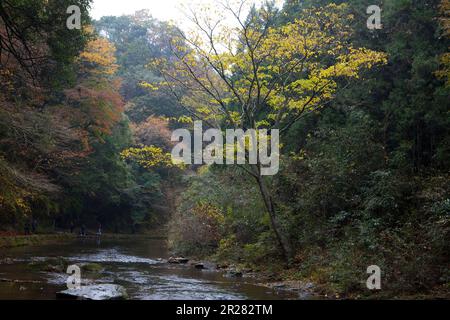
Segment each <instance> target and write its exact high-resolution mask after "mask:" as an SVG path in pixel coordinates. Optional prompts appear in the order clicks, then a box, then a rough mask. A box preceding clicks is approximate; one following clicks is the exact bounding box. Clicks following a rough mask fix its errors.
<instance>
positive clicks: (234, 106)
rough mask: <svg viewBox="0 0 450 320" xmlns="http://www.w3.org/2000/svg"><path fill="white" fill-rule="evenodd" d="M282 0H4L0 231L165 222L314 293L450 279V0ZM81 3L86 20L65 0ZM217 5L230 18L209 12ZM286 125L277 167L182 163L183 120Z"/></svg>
mask: <svg viewBox="0 0 450 320" xmlns="http://www.w3.org/2000/svg"><path fill="white" fill-rule="evenodd" d="M368 2H370V1H365V0H346V1H339V0H334V1H328V0H317V1H310V0H286V1H285V2H284V4H283V6H282V8H279V7H277V6H275V5H274V3H272V2H270V1H269V2H267V3H265V4H264V5H261V6H256V5H255V6H253V7H252V8H251V9H250V10H249V12H246V13H245V15H243V14H242V12H241V10H240V9H239V7H238V8H234V7H232V6H231V5H230V6H226V7H225V8H217V10H218V12H214V13H210V14H207V15H204V14H202V13H201V12H200V13H195V12H193V13H192V17H191V22H192V23H193V25H194V26H195V27H196V28H195V29H196V31H197V33H190V32H184V31H182V30H181V29H180V28H179V27H178V26H176V25H174V24H172V23H169V22H163V21H158V20H157V19H155V18H153V17H152V16H151V12H149V11H146V10H142V11H138V12H136V13H135V14H133V15H123V16H119V17H116V16H107V17H103V18H101V19H99V20H93V19H92V18H90V16H89V8H90V0H70V1H69V0H57V1H56V0H55V1H46V0H2V1H1V2H0V87H1V95H0V123H1V126H0V232H4V233H10V234H21V233H23V232H24V230H25V229H27V226H29V225H30V223H31V222H30V221H38V224H37V230H36V232H40V233H49V232H55V231H59V232H61V231H67V230H68V229H69V228H70V227H71V226H72V227H73V226H76V228H79V227H80V226H82V225H83V226H84V225H85V226H87V228H96V226H97V225H98V224H99V223H100V224H101V225H103V228H104V229H105V230H106V231H108V232H115V233H149V232H150V233H151V232H152V231H153V230H156V229H161V228H162V229H164V230H167V233H168V238H169V243H170V246H171V249H172V250H173V252H175V253H176V254H178V255H184V256H195V257H201V258H205V257H207V258H208V259H212V260H216V261H220V262H223V263H233V264H237V265H240V266H242V267H243V268H251V269H253V270H257V271H266V272H267V271H270V272H271V273H273V274H274V275H275V277H276V278H280V279H308V280H309V281H311V282H313V283H315V284H316V286H317V288H318V290H320V291H322V292H323V293H328V292H332V293H338V294H339V295H346V296H349V295H350V296H351V295H358V294H370V292H368V291H367V290H366V291H364V290H362V289H363V287H364V286H363V284H362V283H363V282H365V279H366V278H367V276H366V269H367V267H368V266H370V265H378V266H379V267H380V268H381V270H382V271H383V275H384V277H385V278H384V279H385V280H384V282H383V285H384V288H385V289H386V290H388V291H384V293H386V292H389V294H398V295H412V294H437V295H438V294H444V295H448V286H449V280H450V279H449V277H450V273H449V269H448V262H449V260H448V253H449V252H450V248H449V240H450V239H449V233H448V232H449V226H450V225H449V222H450V221H449V214H450V194H449V192H450V182H449V181H450V179H449V178H450V171H449V169H450V114H449V112H450V110H449V90H450V87H449V85H450V83H449V76H450V74H449V68H450V61H449V57H450V53H448V50H449V35H450V33H449V32H450V31H449V30H450V29H449V14H450V13H449V11H450V3H449V1H448V0H441V1H437V0H398V1H396V0H390V1H384V2H383V6H382V9H383V11H382V21H381V22H382V28H380V29H369V28H368V27H367V25H366V23H367V18H368V15H367V14H366V9H367V6H368V5H370V4H371V3H368ZM70 5H77V6H79V7H80V8H81V9H82V10H81V12H82V25H83V28H81V29H80V30H78V29H72V30H69V29H68V28H67V27H66V19H67V17H68V14H67V13H66V9H67V7H69V6H70ZM221 12H222V13H223V12H228V13H229V14H231V16H233V17H234V18H235V20H236V21H237V26H236V27H235V28H226V27H223V28H221V25H220V23H217V21H219V20H220V14H221ZM195 120H201V121H203V123H204V127H205V129H207V128H219V129H220V130H222V131H224V130H225V129H226V128H242V129H268V130H273V129H279V130H280V163H279V166H280V168H279V172H278V173H277V174H276V175H273V176H263V175H261V170H262V169H263V168H262V166H261V164H260V163H258V164H256V165H246V164H244V165H235V166H227V165H218V164H212V165H200V164H193V165H184V166H180V165H175V164H174V163H173V162H172V161H170V152H171V150H172V148H173V147H174V144H175V142H174V141H171V140H172V139H171V135H172V132H173V130H175V129H180V128H182V129H188V130H192V129H193V125H192V124H193V121H195Z"/></svg>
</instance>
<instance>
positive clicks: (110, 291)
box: [57, 284, 127, 300]
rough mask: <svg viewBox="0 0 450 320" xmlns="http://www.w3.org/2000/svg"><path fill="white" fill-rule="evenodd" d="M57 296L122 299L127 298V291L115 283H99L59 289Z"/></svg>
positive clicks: (84, 298)
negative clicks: (77, 287)
mask: <svg viewBox="0 0 450 320" xmlns="http://www.w3.org/2000/svg"><path fill="white" fill-rule="evenodd" d="M57 297H58V298H63V299H74V300H123V299H126V298H127V292H126V290H125V288H124V287H122V286H120V285H117V284H99V285H92V286H83V287H81V288H79V289H68V290H64V291H60V292H58V293H57Z"/></svg>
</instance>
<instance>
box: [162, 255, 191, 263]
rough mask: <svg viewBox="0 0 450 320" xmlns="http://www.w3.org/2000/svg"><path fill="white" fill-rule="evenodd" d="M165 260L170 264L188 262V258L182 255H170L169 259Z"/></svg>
mask: <svg viewBox="0 0 450 320" xmlns="http://www.w3.org/2000/svg"><path fill="white" fill-rule="evenodd" d="M167 262H169V263H171V264H186V263H188V262H189V259H187V258H183V257H179V258H174V257H170V258H169V260H167Z"/></svg>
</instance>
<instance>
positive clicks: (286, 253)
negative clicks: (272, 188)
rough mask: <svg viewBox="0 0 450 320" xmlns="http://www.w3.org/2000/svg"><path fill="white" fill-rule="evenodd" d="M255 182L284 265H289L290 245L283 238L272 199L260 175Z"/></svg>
mask: <svg viewBox="0 0 450 320" xmlns="http://www.w3.org/2000/svg"><path fill="white" fill-rule="evenodd" d="M256 180H257V182H258V186H259V190H260V192H261V196H262V198H263V200H264V204H265V206H266V209H267V211H268V213H269V216H270V222H271V224H272V229H273V231H274V233H275V237H276V238H277V241H278V244H279V246H280V248H281V250H282V253H283V257H284V259H285V261H286V263H287V264H290V263H291V261H292V250H291V245H290V242H289V240H288V239H286V237H285V236H284V234H283V230H282V228H281V227H280V225H279V224H278V220H277V216H276V210H275V204H274V201H273V198H272V196H271V195H270V192H269V189H268V188H267V186H266V183H265V181H264V177H262V176H261V175H258V176H257V177H256Z"/></svg>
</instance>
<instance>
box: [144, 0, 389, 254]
mask: <svg viewBox="0 0 450 320" xmlns="http://www.w3.org/2000/svg"><path fill="white" fill-rule="evenodd" d="M221 6H222V8H221V9H223V12H228V13H229V14H230V15H231V16H232V17H233V18H234V20H235V22H236V27H229V26H226V25H224V24H223V23H222V21H221V20H220V19H219V20H213V19H212V18H211V17H213V16H217V15H213V14H204V13H202V15H201V16H200V15H199V14H197V13H194V12H192V17H191V20H192V22H193V24H194V25H195V27H196V28H195V31H194V32H192V33H191V34H189V35H186V34H184V33H182V32H180V33H179V38H178V39H172V40H171V42H170V43H169V47H170V48H171V51H172V55H173V58H171V59H164V58H163V59H155V60H154V61H153V62H152V64H151V66H153V67H154V69H155V70H159V72H160V73H161V76H162V77H163V79H164V81H163V82H162V83H161V87H164V88H165V89H168V90H169V92H170V93H172V94H173V95H174V96H175V97H176V98H177V100H178V102H179V104H180V105H181V106H182V107H183V108H184V109H185V110H186V111H187V112H188V113H189V115H190V116H191V117H192V118H196V119H200V120H203V121H204V122H206V123H207V124H208V125H209V126H211V127H216V128H219V129H223V128H224V127H226V126H232V127H234V128H242V129H261V128H268V129H279V130H280V132H281V133H282V134H284V133H286V132H287V130H289V128H290V127H291V126H292V125H293V124H295V123H297V122H298V121H299V120H300V119H301V118H302V117H303V116H305V115H306V114H309V113H312V112H316V111H318V110H319V109H321V108H322V107H324V106H325V105H326V104H327V103H329V102H330V101H332V100H333V98H334V96H335V95H336V92H337V91H338V88H339V87H340V86H341V85H342V80H341V79H356V78H359V77H361V73H362V71H363V69H370V68H372V67H373V66H374V65H377V64H381V63H384V62H386V55H385V54H383V53H380V52H376V51H372V50H368V49H365V48H355V47H353V46H352V45H351V44H350V41H349V39H350V37H351V34H352V30H351V28H350V27H349V26H348V24H349V21H351V19H352V16H351V15H350V14H348V13H347V7H346V6H345V5H334V4H331V5H328V6H326V7H324V8H322V9H306V10H304V11H302V12H301V14H300V16H299V17H298V19H296V20H295V21H294V22H292V23H288V24H286V25H283V26H280V27H277V26H275V25H274V22H275V20H276V18H277V17H278V12H277V10H276V9H274V8H273V6H271V5H270V4H266V5H264V6H263V7H261V8H260V9H258V10H256V9H253V10H250V14H249V15H248V16H247V17H246V18H243V15H244V12H245V11H246V10H245V8H244V7H245V1H242V2H240V3H239V4H238V6H237V7H233V6H231V5H229V4H228V3H222V4H221ZM185 44H187V45H185ZM242 168H243V169H244V170H245V172H247V173H248V174H249V175H250V176H252V177H253V178H254V179H255V181H256V183H257V184H258V186H259V190H260V194H261V196H262V199H263V200H264V203H265V206H266V209H267V211H268V213H269V216H270V219H271V223H272V228H273V231H274V232H275V235H276V238H277V240H278V242H279V245H280V247H281V249H282V252H283V255H284V257H285V258H286V259H287V260H288V261H289V260H290V259H291V256H292V252H291V249H290V244H289V240H288V239H287V238H286V237H285V236H284V234H283V228H282V227H281V225H280V224H279V221H278V218H277V211H278V208H277V204H276V203H275V202H274V197H273V191H272V190H271V188H270V183H271V181H270V180H271V179H270V178H267V177H263V176H262V175H261V169H262V164H261V162H260V161H259V159H258V163H257V164H256V165H249V166H242Z"/></svg>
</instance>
